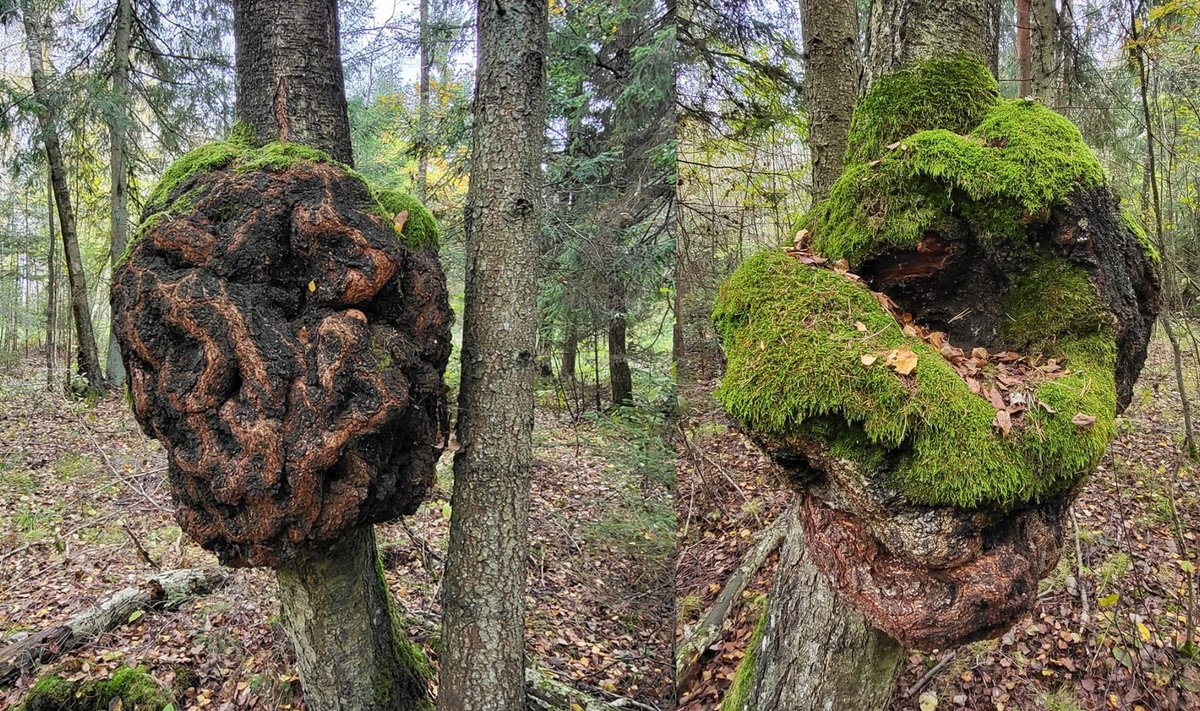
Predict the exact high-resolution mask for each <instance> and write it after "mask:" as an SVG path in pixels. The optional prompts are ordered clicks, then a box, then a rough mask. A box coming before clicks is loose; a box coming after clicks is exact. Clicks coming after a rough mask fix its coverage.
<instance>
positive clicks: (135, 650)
mask: <svg viewBox="0 0 1200 711" xmlns="http://www.w3.org/2000/svg"><path fill="white" fill-rule="evenodd" d="M39 373H40V371H38V370H37V369H36V367H35V364H34V362H33V361H30V362H29V363H28V364H27V367H26V368H24V369H21V370H18V371H16V372H12V373H7V374H4V373H0V646H3V644H4V643H5V641H11V640H13V639H15V638H16V637H17V636H19V635H21V634H22V633H28V632H32V631H36V630H39V629H43V628H46V627H49V626H52V625H54V624H57V623H59V622H62V621H64V620H66V619H67V618H69V617H70V616H71V615H73V614H75V613H77V612H79V611H81V610H82V609H83V608H85V607H87V606H89V605H92V604H94V603H96V602H98V601H100V600H103V599H104V598H106V597H108V596H109V595H110V594H111V593H113V592H115V591H117V590H118V589H120V588H123V587H126V586H129V585H138V584H139V583H140V582H141V581H143V580H144V579H145V578H146V577H147V576H149V575H151V574H153V573H154V572H157V571H158V570H160V569H161V570H168V569H172V568H184V567H192V566H207V565H215V562H216V561H215V558H214V557H213V556H212V555H210V554H209V553H207V552H206V551H204V550H202V549H200V548H198V547H196V546H194V545H193V544H191V543H189V542H188V540H187V538H186V537H185V536H183V535H182V533H181V531H180V529H179V527H178V525H177V524H176V523H175V520H174V517H173V513H172V509H171V500H170V493H169V490H168V487H167V484H166V479H165V472H166V457H165V454H164V452H163V449H162V448H161V447H160V446H159V445H158V443H157V442H155V441H153V440H151V439H149V438H147V437H145V436H144V435H143V434H142V433H141V432H140V430H139V429H138V426H137V424H136V423H135V422H134V420H133V416H132V414H131V412H130V410H129V407H128V406H127V405H126V403H125V402H124V400H123V398H122V397H121V396H119V395H115V394H114V395H109V396H108V397H106V398H103V399H101V400H99V401H98V402H95V403H93V404H85V403H82V402H73V401H71V400H68V399H64V398H63V397H61V396H58V395H49V394H47V393H46V392H45V391H44V390H43V389H42V388H41V386H40V382H41V380H40V377H41V376H40V375H39ZM663 435H664V432H663V425H662V421H661V419H660V418H658V417H656V416H652V415H648V414H645V413H643V412H639V411H637V410H632V409H621V410H617V411H614V412H611V413H607V414H604V415H597V416H594V417H591V418H582V419H580V420H578V421H575V422H572V421H571V420H569V419H568V418H566V417H565V416H562V415H559V414H555V413H554V412H551V411H550V410H548V409H545V408H539V410H538V413H537V418H536V425H535V432H534V441H535V451H534V458H535V462H534V474H533V505H532V507H531V508H532V514H531V521H530V536H531V543H530V555H529V586H528V591H527V601H526V604H527V645H528V651H529V653H530V655H531V657H532V658H533V659H534V660H536V662H537V664H538V665H539V666H540V667H541V669H542V670H543V671H544V672H546V673H548V674H550V675H552V676H553V677H554V678H556V679H558V680H560V681H562V682H564V683H566V684H568V685H570V686H573V687H575V688H577V689H579V690H581V691H584V692H586V693H588V694H590V695H592V696H594V697H596V698H601V699H603V698H606V697H611V698H615V697H618V696H620V697H629V698H632V699H635V700H637V701H639V702H641V703H642V704H644V705H645V706H646V707H650V708H662V709H666V708H668V707H669V705H670V701H669V699H670V697H671V681H670V680H671V670H672V660H671V647H672V634H673V629H672V620H673V617H674V614H673V610H674V599H673V594H672V587H671V586H672V568H671V560H672V556H673V553H674V542H673V535H674V514H673V511H672V501H673V490H674V485H673V476H674V459H673V453H672V452H671V451H670V449H669V445H668V444H667V442H666V438H665V437H664V436H663ZM450 469H451V467H450V455H449V454H447V455H445V456H444V457H443V459H442V461H441V462H440V464H439V468H438V479H437V483H436V485H435V488H434V490H433V491H431V492H430V495H429V499H428V501H427V502H426V503H425V504H424V505H422V507H421V509H420V511H419V512H418V513H417V514H416V515H414V516H411V517H407V518H405V519H403V520H401V521H397V522H394V523H390V524H387V525H383V526H379V527H378V528H377V535H378V538H379V544H380V550H381V554H382V557H383V559H384V564H385V568H386V570H387V579H388V583H389V586H390V588H391V591H392V592H393V594H394V595H395V596H396V598H397V600H398V601H399V602H400V603H401V605H402V607H403V609H404V610H405V612H406V613H407V614H408V616H409V619H410V622H411V624H410V625H409V633H410V635H412V637H413V638H414V639H417V640H419V641H421V642H422V644H423V645H424V647H425V650H426V653H427V654H428V656H429V658H430V660H431V661H432V662H433V663H434V665H435V666H436V663H437V652H436V649H435V645H434V642H433V640H432V639H431V638H432V636H433V635H431V634H430V631H431V628H432V627H433V624H436V620H437V619H438V617H439V613H440V610H439V605H438V598H439V591H440V581H441V570H442V563H443V560H444V557H445V550H446V541H447V537H448V532H449V514H450V506H449V504H448V501H449V499H450V487H451V474H450ZM139 551H144V555H143V554H142V553H140V552H139ZM274 590H275V585H274V582H273V580H272V575H271V573H270V571H265V570H239V571H236V573H235V574H234V575H233V576H232V577H231V578H230V580H229V581H228V583H227V584H226V585H225V586H224V587H223V588H221V589H219V590H217V591H216V592H214V593H213V594H211V595H207V596H204V597H200V598H197V599H195V600H192V601H189V602H188V603H187V604H184V605H183V606H182V607H180V608H179V609H178V610H175V611H161V612H152V613H146V614H144V615H141V616H138V617H136V619H133V620H131V621H130V622H129V623H128V624H125V625H123V626H122V627H120V628H118V629H116V630H114V631H112V632H110V633H106V634H104V635H102V636H100V637H99V638H97V639H96V640H94V641H93V642H92V643H90V644H88V645H86V646H84V647H82V648H80V649H78V650H76V651H74V652H71V653H69V654H66V655H64V656H63V657H62V658H60V659H59V660H58V661H57V662H55V663H53V664H51V665H49V666H48V667H46V668H43V669H42V671H43V672H48V671H55V672H57V673H59V674H61V675H63V676H64V677H65V678H67V679H72V680H73V679H89V678H103V677H107V676H109V675H110V674H111V673H112V672H113V671H114V670H115V669H117V668H119V667H121V666H125V665H143V666H145V667H146V668H147V669H148V670H149V671H150V672H151V673H152V674H154V676H155V677H156V678H157V679H158V681H159V682H161V683H162V684H164V685H165V686H174V687H175V688H176V689H178V690H179V692H180V698H179V699H178V701H179V705H178V706H177V707H176V708H178V709H199V708H206V709H267V708H289V709H303V708H304V703H303V698H302V695H301V693H300V684H299V679H298V678H297V677H296V675H295V672H294V670H293V667H292V658H291V653H290V651H289V645H288V643H287V640H286V637H285V636H284V634H283V632H282V629H281V628H280V626H279V624H278V603H277V601H276V599H275V596H274ZM431 622H432V624H431ZM32 682H33V680H32V679H22V680H20V681H19V682H17V683H16V684H15V685H14V686H12V687H11V688H0V708H11V707H13V706H15V705H16V704H17V703H18V702H19V701H20V699H21V698H22V696H23V693H24V691H25V690H26V689H27V688H28V687H29V686H30V685H31V684H32Z"/></svg>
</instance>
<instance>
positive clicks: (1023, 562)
mask: <svg viewBox="0 0 1200 711" xmlns="http://www.w3.org/2000/svg"><path fill="white" fill-rule="evenodd" d="M947 224H948V225H949V227H947V228H945V229H942V230H936V231H935V230H930V231H929V232H928V233H927V234H926V237H925V239H924V241H923V242H922V244H921V245H920V247H918V248H917V249H916V250H895V251H891V252H887V253H884V254H880V255H878V256H875V257H873V258H871V259H869V260H867V261H865V262H864V263H863V265H862V267H861V268H860V269H859V275H860V276H861V277H862V279H863V280H864V282H865V283H866V284H867V285H868V286H869V287H870V288H871V289H873V290H875V291H879V292H883V293H885V294H887V295H888V296H889V297H890V298H891V299H892V300H893V301H894V302H895V303H896V305H897V306H898V307H899V308H900V309H902V310H903V311H904V312H907V313H909V314H912V316H913V317H914V319H915V322H916V323H918V324H920V325H923V326H926V327H928V328H930V329H933V330H937V331H942V332H944V333H946V338H947V340H948V341H950V342H952V343H953V344H954V345H955V346H958V347H960V348H964V349H965V350H967V351H970V350H971V349H972V348H973V347H975V346H980V347H985V348H987V349H988V350H991V351H993V352H996V351H1004V350H1006V349H1011V348H1012V344H1010V343H1006V342H1005V339H1004V337H1003V336H1002V333H1003V332H1004V329H1003V328H1001V319H1003V318H1004V317H1005V314H1004V310H1003V309H1002V307H1001V304H1002V303H1003V301H1004V299H1003V298H1002V297H1003V295H1004V293H1005V290H1006V289H1009V288H1010V287H1011V284H1012V282H1013V277H1012V274H1013V273H1014V272H1017V271H1019V270H1018V268H1017V267H1016V265H1017V264H1019V263H1020V260H1022V259H1024V258H1026V253H1025V252H1024V251H1023V248H1022V247H1021V246H1020V245H1019V244H1017V243H1012V244H1005V243H1002V242H999V241H992V240H988V239H985V238H981V237H980V236H979V235H978V234H977V233H976V232H975V231H974V230H972V229H971V227H970V226H969V225H967V224H966V223H963V222H958V223H953V222H948V223H947ZM1035 239H1036V242H1037V244H1040V245H1042V246H1043V247H1046V248H1048V249H1049V250H1050V251H1051V253H1052V254H1053V255H1054V257H1055V258H1056V259H1061V260H1063V261H1064V262H1066V263H1069V264H1072V265H1075V266H1078V267H1082V268H1083V269H1084V270H1085V271H1086V273H1087V274H1088V276H1089V280H1090V281H1091V284H1092V286H1093V288H1094V290H1095V295H1096V298H1097V302H1098V303H1099V304H1101V305H1103V306H1104V307H1106V308H1107V309H1108V311H1110V312H1111V314H1112V322H1113V334H1114V336H1115V341H1116V344H1115V345H1116V352H1117V355H1116V361H1115V368H1114V371H1115V372H1114V379H1115V384H1116V400H1117V402H1116V410H1117V412H1118V413H1120V412H1121V411H1123V410H1124V409H1125V407H1126V406H1127V405H1128V403H1129V401H1130V398H1131V395H1132V392H1133V386H1134V383H1135V382H1136V380H1137V377H1138V374H1139V373H1140V372H1141V368H1142V364H1143V362H1144V360H1145V355H1146V347H1147V344H1148V342H1149V339H1150V335H1151V328H1152V326H1153V322H1154V318H1155V316H1156V314H1157V311H1158V307H1159V282H1158V277H1157V273H1156V270H1155V267H1154V265H1153V263H1152V262H1151V260H1150V258H1149V257H1148V255H1147V254H1146V251H1145V249H1144V248H1143V246H1142V245H1141V244H1140V243H1139V242H1138V239H1137V237H1136V235H1135V234H1134V233H1133V232H1132V231H1131V230H1130V229H1129V228H1128V227H1127V226H1126V225H1125V224H1124V223H1123V222H1122V219H1121V216H1120V212H1119V207H1118V204H1117V201H1116V199H1115V198H1114V197H1113V195H1112V193H1111V192H1110V191H1109V190H1108V189H1107V188H1096V189H1094V190H1085V191H1079V192H1077V193H1075V194H1074V195H1073V196H1072V198H1071V200H1070V201H1069V202H1068V203H1067V204H1064V205H1060V206H1057V207H1055V208H1054V210H1053V211H1052V213H1051V216H1050V219H1049V220H1048V221H1047V222H1046V223H1045V225H1044V226H1042V227H1041V233H1040V234H1038V235H1036V236H1035ZM1026 355H1034V356H1036V355H1037V354H1026ZM1069 365H1070V363H1069V362H1068V367H1069ZM753 436H754V439H755V441H756V442H758V443H759V445H760V446H762V447H763V448H764V449H766V450H767V451H768V452H769V453H770V454H771V455H772V457H773V458H774V459H775V461H776V462H778V463H779V464H781V465H782V466H783V468H784V469H785V471H786V472H787V475H788V477H789V484H790V485H791V486H792V488H794V489H796V490H797V492H798V493H799V495H800V496H801V497H802V505H801V506H800V508H799V516H800V519H801V523H802V526H803V530H804V541H805V544H806V545H807V547H808V550H809V552H810V553H811V554H812V558H813V560H814V562H815V563H816V565H817V567H818V569H820V571H821V572H822V573H823V574H824V575H825V576H826V577H827V578H828V579H829V580H830V582H831V583H832V585H833V587H834V588H835V589H836V590H837V591H838V593H839V594H840V595H842V596H843V597H844V598H845V599H846V600H848V601H849V602H850V603H851V604H852V605H853V606H854V607H855V608H856V609H857V610H859V611H860V612H861V613H862V614H863V615H864V616H865V617H866V618H867V619H868V620H870V621H871V623H872V624H874V625H875V626H877V627H878V628H880V629H882V630H883V631H885V632H886V633H887V634H889V635H890V636H892V637H893V638H895V639H896V640H897V641H899V642H900V643H901V644H903V645H905V646H907V647H909V648H916V649H921V650H932V649H947V648H952V647H954V646H957V645H959V644H964V643H967V642H971V641H975V640H979V639H986V638H991V637H996V636H999V635H1000V634H1003V633H1004V632H1005V631H1006V630H1007V629H1009V628H1010V627H1011V626H1012V625H1013V624H1015V623H1016V622H1017V621H1019V620H1020V618H1021V617H1022V616H1023V615H1025V614H1026V613H1027V612H1028V611H1029V610H1031V609H1032V607H1033V604H1034V602H1035V600H1036V597H1037V591H1038V581H1039V580H1041V579H1042V578H1044V577H1045V576H1046V575H1048V574H1049V573H1050V572H1052V571H1053V569H1054V568H1055V566H1056V565H1057V563H1058V559H1059V553H1060V551H1061V547H1062V537H1063V532H1062V529H1063V526H1062V522H1063V518H1064V516H1065V514H1066V511H1067V508H1068V507H1069V506H1070V503H1071V501H1072V500H1073V499H1074V493H1075V490H1069V491H1066V492H1064V493H1062V494H1058V495H1054V496H1049V497H1044V498H1042V499H1040V500H1036V501H1032V502H1027V503H1024V504H1021V505H1018V506H1014V507H1011V508H1009V509H1004V510H997V509H992V508H987V507H984V508H974V509H966V508H959V507H954V506H927V505H922V504H918V503H914V502H912V501H910V500H909V499H908V498H907V497H906V496H905V495H904V494H903V493H902V492H900V491H898V490H897V489H896V488H894V487H893V486H891V485H890V484H889V471H891V467H892V466H894V465H895V462H896V461H897V458H898V457H900V456H903V451H901V450H897V451H895V452H893V453H890V454H889V455H888V456H887V457H885V458H884V460H883V461H882V463H881V464H878V465H877V466H876V467H874V468H872V466H871V465H865V464H864V463H863V462H862V461H852V460H851V459H847V458H845V457H844V456H838V455H837V454H835V453H834V452H833V451H832V448H831V447H830V445H829V444H828V443H827V442H826V441H824V440H822V439H821V438H818V437H808V436H795V437H789V438H786V439H783V438H779V437H772V436H766V435H762V434H760V433H754V434H753Z"/></svg>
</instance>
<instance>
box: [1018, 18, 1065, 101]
mask: <svg viewBox="0 0 1200 711" xmlns="http://www.w3.org/2000/svg"><path fill="white" fill-rule="evenodd" d="M1027 1H1028V0H1021V2H1027ZM1030 19H1031V20H1032V23H1031V29H1030V32H1029V35H1030V47H1029V49H1030V52H1029V54H1030V57H1031V61H1030V64H1031V67H1030V89H1031V93H1032V95H1033V96H1036V97H1037V98H1039V99H1041V100H1042V103H1044V104H1046V106H1050V107H1053V106H1055V105H1057V103H1058V88H1059V81H1058V75H1059V65H1058V56H1059V53H1058V13H1057V12H1056V11H1055V8H1054V0H1032V13H1031V17H1030Z"/></svg>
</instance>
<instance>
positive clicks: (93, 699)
mask: <svg viewBox="0 0 1200 711" xmlns="http://www.w3.org/2000/svg"><path fill="white" fill-rule="evenodd" d="M118 699H119V700H120V702H121V707H122V708H124V709H128V710H129V711H162V709H163V708H165V707H166V706H168V705H170V704H172V703H173V702H174V700H173V699H172V698H171V695H170V694H168V693H167V692H166V691H164V690H163V688H162V687H160V686H159V685H158V682H157V681H155V680H154V677H153V676H151V675H150V673H149V672H148V671H146V669H145V668H144V667H121V668H120V669H118V670H116V671H115V672H113V675H112V676H111V677H109V678H108V679H96V680H91V681H85V682H69V681H65V680H64V679H62V678H60V677H58V676H46V677H42V678H41V679H39V680H38V682H37V683H36V684H34V686H33V688H32V689H30V690H29V694H28V695H27V696H26V697H25V704H24V706H25V709H26V711H64V710H65V709H71V711H107V710H108V709H109V708H111V707H112V705H113V702H114V701H116V700H118Z"/></svg>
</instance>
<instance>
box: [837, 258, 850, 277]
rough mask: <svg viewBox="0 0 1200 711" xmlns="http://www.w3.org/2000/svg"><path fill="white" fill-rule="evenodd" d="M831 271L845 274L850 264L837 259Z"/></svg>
mask: <svg viewBox="0 0 1200 711" xmlns="http://www.w3.org/2000/svg"><path fill="white" fill-rule="evenodd" d="M833 271H834V272H836V273H838V274H845V273H846V272H848V271H850V262H848V261H846V260H845V259H839V260H837V261H836V262H834V263H833Z"/></svg>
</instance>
